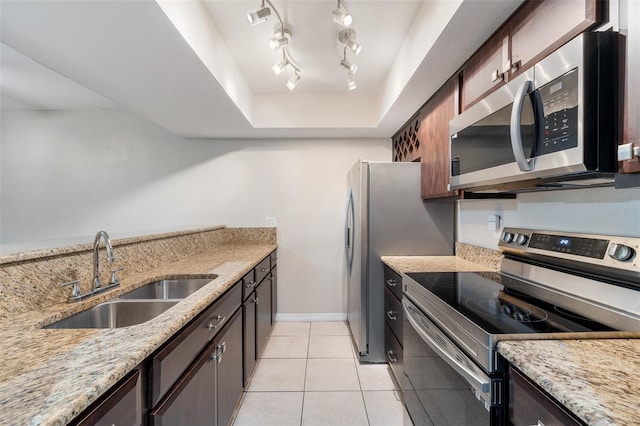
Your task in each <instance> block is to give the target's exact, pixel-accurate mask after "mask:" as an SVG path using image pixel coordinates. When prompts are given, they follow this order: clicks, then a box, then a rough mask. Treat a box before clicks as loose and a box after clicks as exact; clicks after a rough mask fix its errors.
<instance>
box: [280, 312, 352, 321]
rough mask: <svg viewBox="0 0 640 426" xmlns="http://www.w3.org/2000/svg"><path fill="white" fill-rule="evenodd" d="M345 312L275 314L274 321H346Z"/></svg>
mask: <svg viewBox="0 0 640 426" xmlns="http://www.w3.org/2000/svg"><path fill="white" fill-rule="evenodd" d="M346 320H347V314H343V313H335V314H332V313H324V314H280V313H278V314H276V321H282V322H285V321H301V322H306V321H346Z"/></svg>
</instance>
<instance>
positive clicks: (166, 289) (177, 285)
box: [120, 275, 217, 299]
mask: <svg viewBox="0 0 640 426" xmlns="http://www.w3.org/2000/svg"><path fill="white" fill-rule="evenodd" d="M216 277H217V275H211V276H209V278H187V279H176V280H160V281H154V282H152V283H149V284H145V285H143V286H142V287H139V288H137V289H135V290H132V291H130V292H128V293H125V294H123V295H121V296H120V299H184V298H185V297H187V296H189V295H190V294H191V293H194V292H195V291H197V290H199V289H201V288H202V287H204V286H205V285H207V284H209V283H210V282H211V281H212V280H213V279H215V278H216Z"/></svg>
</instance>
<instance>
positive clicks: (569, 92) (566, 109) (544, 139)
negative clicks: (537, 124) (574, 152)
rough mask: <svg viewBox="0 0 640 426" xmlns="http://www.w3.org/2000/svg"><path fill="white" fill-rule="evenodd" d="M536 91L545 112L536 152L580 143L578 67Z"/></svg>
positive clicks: (562, 148)
mask: <svg viewBox="0 0 640 426" xmlns="http://www.w3.org/2000/svg"><path fill="white" fill-rule="evenodd" d="M536 92H537V95H538V100H539V102H540V103H541V104H542V105H541V106H542V111H543V115H544V121H543V122H542V129H541V131H542V135H540V139H539V142H538V144H537V147H536V148H537V149H536V155H543V154H548V153H551V152H557V151H563V150H565V149H570V148H575V147H576V146H578V70H577V69H573V70H571V71H569V72H568V73H566V74H565V75H563V76H562V77H558V78H557V79H555V80H553V81H551V82H549V83H547V84H545V85H544V86H542V87H540V88H539V89H538V90H536ZM538 105H539V106H540V104H538Z"/></svg>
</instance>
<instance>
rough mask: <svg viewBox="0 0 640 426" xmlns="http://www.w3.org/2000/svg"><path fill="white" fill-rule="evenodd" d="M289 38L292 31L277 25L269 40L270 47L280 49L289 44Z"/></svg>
mask: <svg viewBox="0 0 640 426" xmlns="http://www.w3.org/2000/svg"><path fill="white" fill-rule="evenodd" d="M289 40H291V31H289V30H288V29H287V28H284V29H283V28H282V27H281V26H280V25H276V27H275V28H274V29H273V38H272V39H271V40H269V47H270V48H271V49H273V50H276V49H279V48H281V47H284V46H286V45H287V44H289Z"/></svg>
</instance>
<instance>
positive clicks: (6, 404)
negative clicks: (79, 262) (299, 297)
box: [0, 244, 276, 425]
mask: <svg viewBox="0 0 640 426" xmlns="http://www.w3.org/2000/svg"><path fill="white" fill-rule="evenodd" d="M275 249H276V245H272V244H261V245H227V246H219V247H217V248H216V249H214V250H210V251H207V252H204V253H201V254H197V255H193V256H190V257H188V258H186V259H183V260H180V261H177V262H173V263H170V264H166V265H163V266H161V267H158V268H155V269H153V270H152V271H150V272H149V273H145V274H139V275H137V276H133V277H130V278H127V279H126V280H123V281H122V283H121V288H119V289H116V290H113V292H109V293H105V294H107V295H108V297H110V296H111V295H113V296H116V295H118V294H122V293H124V292H126V291H128V290H131V289H133V288H136V287H139V286H140V285H143V284H145V283H148V282H151V281H154V280H156V279H159V278H165V277H166V278H171V277H179V276H185V275H192V274H194V275H197V274H199V275H205V274H217V275H218V277H217V278H216V279H215V280H213V281H212V282H211V283H209V284H207V285H206V286H205V287H203V288H201V289H200V290H198V291H197V292H196V293H194V294H192V295H191V296H189V297H187V298H186V299H183V300H182V301H180V302H179V303H178V304H176V305H175V306H173V307H172V308H170V309H169V310H167V311H165V312H164V313H162V314H161V315H159V316H158V317H156V318H155V319H153V320H152V321H148V322H146V323H142V324H139V325H135V326H131V327H126V328H118V329H81V330H57V329H42V328H41V327H42V326H44V325H48V324H50V323H52V322H55V321H56V320H59V319H62V318H64V317H66V316H68V315H69V314H71V313H73V312H77V311H79V310H83V309H86V308H88V307H90V306H92V305H94V304H97V303H98V302H100V301H101V300H102V298H97V300H92V299H89V300H88V301H85V302H79V303H74V304H67V303H61V304H57V305H54V306H50V307H48V308H44V309H41V310H38V311H32V312H28V313H24V314H17V315H15V316H14V317H13V318H12V320H11V322H7V323H4V324H2V326H0V359H1V360H2V364H1V368H0V425H64V424H66V423H68V422H69V421H71V420H72V419H73V418H75V417H76V416H77V415H78V414H80V413H81V412H82V411H83V410H84V409H85V408H87V407H88V406H89V405H90V404H91V403H93V402H94V401H95V400H96V399H97V398H98V397H99V396H100V395H102V394H103V393H104V392H106V391H107V390H108V389H110V388H111V387H112V386H113V385H114V384H115V383H116V382H118V381H119V380H120V379H122V378H123V377H124V376H125V375H126V374H127V373H128V372H129V371H131V370H132V369H133V368H135V367H136V366H137V365H138V364H139V363H140V362H142V361H143V360H144V359H145V358H147V357H148V356H149V355H150V354H151V353H153V352H154V351H155V350H156V349H157V348H159V347H160V346H161V345H162V344H163V343H164V342H165V341H167V339H169V338H170V337H171V336H172V335H173V334H175V333H176V332H177V331H178V330H180V329H181V328H182V327H183V326H184V325H185V324H187V323H188V322H189V321H190V320H191V319H192V318H193V317H194V316H196V315H197V314H198V313H199V312H200V311H202V310H203V309H204V308H206V307H207V306H208V305H209V304H210V303H211V302H212V301H214V300H215V299H216V298H217V297H218V296H219V295H220V294H222V293H223V292H224V291H225V290H227V289H228V288H230V287H231V286H232V285H233V284H234V283H236V282H237V281H238V280H239V279H240V278H242V276H243V275H244V274H245V273H246V272H248V271H249V270H250V269H251V268H253V267H254V266H255V265H256V264H257V263H258V262H259V261H260V260H262V259H263V258H264V257H265V256H267V255H268V254H269V253H271V252H272V251H273V250H275Z"/></svg>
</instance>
